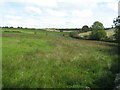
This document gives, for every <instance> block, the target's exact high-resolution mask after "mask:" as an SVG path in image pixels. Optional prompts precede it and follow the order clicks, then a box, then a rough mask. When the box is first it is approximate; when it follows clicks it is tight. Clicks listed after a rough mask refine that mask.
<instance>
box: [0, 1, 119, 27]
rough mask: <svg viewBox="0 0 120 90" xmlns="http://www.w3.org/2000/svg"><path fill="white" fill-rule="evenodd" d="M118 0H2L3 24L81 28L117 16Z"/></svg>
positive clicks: (109, 22)
mask: <svg viewBox="0 0 120 90" xmlns="http://www.w3.org/2000/svg"><path fill="white" fill-rule="evenodd" d="M117 4H118V0H0V10H1V11H0V12H1V13H0V17H1V18H0V21H2V22H0V26H14V27H18V26H21V27H30V28H81V27H82V26H83V25H88V26H91V25H92V24H93V23H94V22H95V21H100V22H102V23H103V25H104V26H105V27H111V25H113V19H114V18H115V17H117V13H118V6H117Z"/></svg>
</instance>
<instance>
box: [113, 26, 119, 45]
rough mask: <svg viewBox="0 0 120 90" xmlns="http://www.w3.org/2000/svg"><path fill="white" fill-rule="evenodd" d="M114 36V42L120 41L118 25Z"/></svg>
mask: <svg viewBox="0 0 120 90" xmlns="http://www.w3.org/2000/svg"><path fill="white" fill-rule="evenodd" d="M114 37H115V40H116V42H118V43H120V26H119V27H116V30H115V34H114Z"/></svg>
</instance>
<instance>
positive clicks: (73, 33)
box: [69, 32, 80, 39]
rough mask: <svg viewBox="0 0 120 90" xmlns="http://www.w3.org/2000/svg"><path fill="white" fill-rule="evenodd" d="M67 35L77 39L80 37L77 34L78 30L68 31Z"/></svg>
mask: <svg viewBox="0 0 120 90" xmlns="http://www.w3.org/2000/svg"><path fill="white" fill-rule="evenodd" d="M69 36H70V37H73V38H77V39H79V38H80V37H79V36H78V32H70V33H69Z"/></svg>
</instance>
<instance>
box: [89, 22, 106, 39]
mask: <svg viewBox="0 0 120 90" xmlns="http://www.w3.org/2000/svg"><path fill="white" fill-rule="evenodd" d="M91 28H92V31H91V34H90V39H94V40H104V39H105V38H106V37H107V33H106V31H105V30H104V26H103V24H102V23H101V22H98V21H96V22H94V23H93V25H92V27H91Z"/></svg>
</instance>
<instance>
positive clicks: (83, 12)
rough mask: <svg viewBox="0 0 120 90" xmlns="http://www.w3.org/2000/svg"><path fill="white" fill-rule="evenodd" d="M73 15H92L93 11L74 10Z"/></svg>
mask: <svg viewBox="0 0 120 90" xmlns="http://www.w3.org/2000/svg"><path fill="white" fill-rule="evenodd" d="M72 15H73V16H78V17H90V16H91V15H92V11H91V10H87V9H85V10H74V11H73V12H72Z"/></svg>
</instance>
